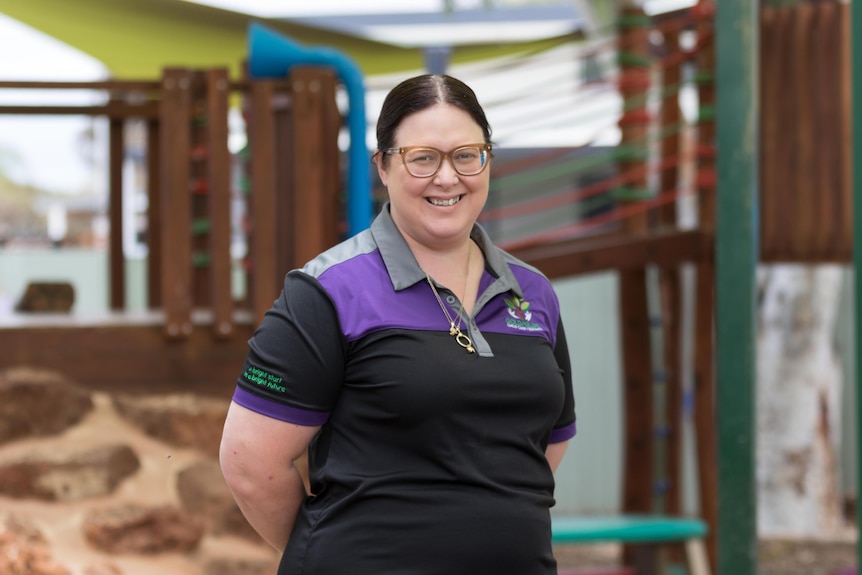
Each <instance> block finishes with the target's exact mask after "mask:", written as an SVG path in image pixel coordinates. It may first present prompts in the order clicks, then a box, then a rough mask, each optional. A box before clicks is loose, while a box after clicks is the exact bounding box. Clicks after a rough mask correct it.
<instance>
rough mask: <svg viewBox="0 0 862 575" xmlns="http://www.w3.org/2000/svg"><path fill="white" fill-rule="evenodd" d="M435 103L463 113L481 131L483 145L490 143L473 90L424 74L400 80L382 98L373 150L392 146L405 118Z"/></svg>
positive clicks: (489, 127)
mask: <svg viewBox="0 0 862 575" xmlns="http://www.w3.org/2000/svg"><path fill="white" fill-rule="evenodd" d="M437 104H449V105H452V106H455V107H456V108H459V109H461V110H463V111H465V112H467V113H468V114H469V115H470V117H471V118H473V120H474V121H475V122H476V124H478V125H479V127H480V128H482V131H483V132H484V134H485V143H486V144H490V143H491V126H490V125H489V124H488V119H487V118H486V117H485V111H484V110H482V106H480V105H479V100H478V99H477V98H476V94H475V93H474V92H473V90H472V89H471V88H470V87H469V86H468V85H467V84H465V83H464V82H462V81H461V80H458V79H457V78H453V77H452V76H447V75H437V74H424V75H422V76H415V77H413V78H409V79H407V80H404V81H403V82H401V83H400V84H398V85H397V86H395V87H394V88H392V90H391V91H390V92H389V94H387V95H386V99H385V100H384V101H383V107H382V108H381V110H380V117H379V118H378V120H377V150H378V151H379V152H382V151H383V150H387V149H389V148H392V147H394V144H395V132H396V131H397V130H398V126H399V125H400V124H401V121H402V120H403V119H404V118H405V117H407V116H409V115H410V114H415V113H416V112H421V111H422V110H425V109H426V108H430V107H432V106H435V105H437ZM384 158H385V156H384Z"/></svg>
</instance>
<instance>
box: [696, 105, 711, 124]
mask: <svg viewBox="0 0 862 575" xmlns="http://www.w3.org/2000/svg"><path fill="white" fill-rule="evenodd" d="M713 120H715V108H714V107H713V106H707V105H705V104H702V105H701V106H700V108H698V110H697V123H698V124H700V123H701V122H711V121H713Z"/></svg>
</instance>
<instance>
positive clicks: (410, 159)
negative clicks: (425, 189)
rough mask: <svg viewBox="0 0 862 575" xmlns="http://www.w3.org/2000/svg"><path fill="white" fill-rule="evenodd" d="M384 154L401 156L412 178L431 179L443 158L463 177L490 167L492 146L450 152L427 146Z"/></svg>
mask: <svg viewBox="0 0 862 575" xmlns="http://www.w3.org/2000/svg"><path fill="white" fill-rule="evenodd" d="M383 153H384V154H401V161H403V162H404V167H405V168H407V171H408V172H409V173H410V175H411V176H413V177H416V178H430V177H431V176H433V175H434V174H436V173H437V170H439V169H440V165H441V164H442V163H443V158H449V161H450V162H451V163H452V167H453V168H455V171H456V172H458V173H459V174H461V175H462V176H475V175H476V174H481V173H482V171H483V170H484V169H485V166H487V165H488V156H489V155H490V153H491V144H468V145H466V146H459V147H457V148H455V149H454V150H450V151H448V152H441V151H440V150H438V149H437V148H429V147H427V146H407V147H406V148H389V149H388V150H385V151H384V152H383Z"/></svg>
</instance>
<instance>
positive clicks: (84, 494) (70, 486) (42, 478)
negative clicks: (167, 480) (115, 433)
mask: <svg viewBox="0 0 862 575" xmlns="http://www.w3.org/2000/svg"><path fill="white" fill-rule="evenodd" d="M139 468H140V461H139V460H138V457H137V455H135V452H134V451H133V450H132V448H131V447H129V446H127V445H106V446H103V447H98V448H96V449H91V450H89V451H86V452H83V453H78V454H75V453H72V454H63V455H56V454H53V453H52V454H38V453H37V454H35V455H34V454H28V455H27V456H26V458H23V459H19V460H16V461H7V462H0V494H2V495H7V496H9V497H17V498H22V499H23V498H26V499H41V500H44V501H64V502H71V501H80V500H83V499H89V498H93V497H101V496H104V495H108V494H110V493H112V492H113V491H114V490H115V489H116V488H117V486H118V485H119V484H120V482H121V481H123V479H125V478H127V477H129V476H131V475H132V474H134V473H135V472H136V471H137V470H138V469H139Z"/></svg>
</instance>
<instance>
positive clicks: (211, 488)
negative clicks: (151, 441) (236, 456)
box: [177, 459, 263, 543]
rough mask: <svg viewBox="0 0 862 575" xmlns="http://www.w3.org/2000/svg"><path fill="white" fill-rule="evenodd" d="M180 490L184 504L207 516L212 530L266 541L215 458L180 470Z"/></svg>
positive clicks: (192, 510) (181, 500)
mask: <svg viewBox="0 0 862 575" xmlns="http://www.w3.org/2000/svg"><path fill="white" fill-rule="evenodd" d="M177 493H178V495H179V498H180V503H181V504H182V506H183V508H184V509H187V510H188V511H191V512H192V513H195V514H196V515H198V516H200V517H204V518H206V519H205V521H206V522H207V525H208V530H209V531H211V532H212V533H214V534H218V535H224V534H227V535H236V536H239V537H242V538H243V539H248V540H250V541H253V542H256V543H263V539H262V538H261V537H260V535H258V534H257V532H256V531H255V530H254V529H252V527H251V525H249V523H248V521H246V519H245V517H243V515H242V512H241V511H240V510H239V507H238V506H237V504H236V501H234V498H233V495H232V494H231V492H230V489H229V488H228V486H227V484H226V483H225V481H224V476H223V475H222V472H221V469H220V468H219V465H218V462H217V461H216V460H214V459H204V460H201V461H199V462H197V463H195V464H193V465H190V466H189V467H187V468H186V469H183V470H182V471H181V472H180V473H178V474H177Z"/></svg>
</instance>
